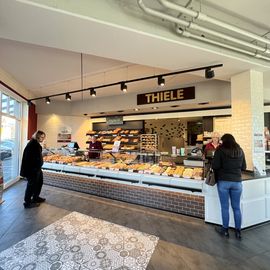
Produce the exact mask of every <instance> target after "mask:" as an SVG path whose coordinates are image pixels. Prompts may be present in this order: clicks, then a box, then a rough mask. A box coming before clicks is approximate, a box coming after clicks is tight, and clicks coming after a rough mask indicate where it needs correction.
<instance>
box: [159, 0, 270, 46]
mask: <svg viewBox="0 0 270 270" xmlns="http://www.w3.org/2000/svg"><path fill="white" fill-rule="evenodd" d="M158 1H159V2H160V3H161V5H163V6H164V7H167V8H169V9H173V10H177V11H179V12H181V13H184V14H186V15H189V16H191V17H193V18H195V19H198V20H201V21H205V22H209V23H212V24H215V25H217V26H219V27H222V28H225V29H227V30H230V31H233V32H235V33H237V34H241V35H243V36H246V37H250V38H252V39H255V40H258V41H261V42H263V43H266V44H270V40H269V39H267V38H264V37H261V36H259V35H256V34H254V33H251V32H249V31H246V30H244V29H241V28H238V27H236V26H234V25H231V24H228V23H225V22H222V21H219V20H217V19H215V18H213V17H210V16H208V15H206V14H204V13H202V12H199V11H193V10H190V9H188V8H186V7H183V6H181V5H177V4H175V3H172V2H169V1H167V0H158Z"/></svg>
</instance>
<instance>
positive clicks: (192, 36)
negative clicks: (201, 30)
mask: <svg viewBox="0 0 270 270" xmlns="http://www.w3.org/2000/svg"><path fill="white" fill-rule="evenodd" d="M176 32H177V33H178V34H180V35H182V36H184V37H187V38H194V39H196V40H200V41H203V42H207V43H210V44H213V45H216V46H220V47H223V48H226V49H230V50H233V51H236V52H240V53H244V54H247V55H250V56H253V57H256V58H260V59H264V60H267V61H270V57H266V56H264V55H261V54H258V53H253V52H250V51H247V50H243V49H240V48H237V47H235V46H231V45H228V44H225V43H222V42H218V41H215V40H212V39H209V38H206V37H202V36H197V35H194V34H192V33H190V32H188V31H184V30H182V29H179V28H178V27H177V28H176Z"/></svg>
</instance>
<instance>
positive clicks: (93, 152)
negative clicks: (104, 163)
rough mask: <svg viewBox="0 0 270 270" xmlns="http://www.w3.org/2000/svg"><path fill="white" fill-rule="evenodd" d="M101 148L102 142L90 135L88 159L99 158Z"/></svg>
mask: <svg viewBox="0 0 270 270" xmlns="http://www.w3.org/2000/svg"><path fill="white" fill-rule="evenodd" d="M101 150H103V147H102V143H101V142H100V141H97V138H96V137H95V136H92V137H91V141H90V144H89V152H88V157H89V159H92V158H100V151H101Z"/></svg>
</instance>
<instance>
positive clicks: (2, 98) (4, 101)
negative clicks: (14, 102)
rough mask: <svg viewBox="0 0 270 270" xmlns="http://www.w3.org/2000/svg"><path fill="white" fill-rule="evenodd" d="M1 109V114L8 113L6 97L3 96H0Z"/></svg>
mask: <svg viewBox="0 0 270 270" xmlns="http://www.w3.org/2000/svg"><path fill="white" fill-rule="evenodd" d="M1 108H2V113H8V96H7V95H5V94H2V97H1Z"/></svg>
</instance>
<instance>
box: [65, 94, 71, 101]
mask: <svg viewBox="0 0 270 270" xmlns="http://www.w3.org/2000/svg"><path fill="white" fill-rule="evenodd" d="M66 100H68V101H71V95H70V94H69V93H66Z"/></svg>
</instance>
